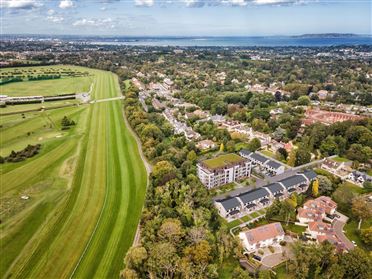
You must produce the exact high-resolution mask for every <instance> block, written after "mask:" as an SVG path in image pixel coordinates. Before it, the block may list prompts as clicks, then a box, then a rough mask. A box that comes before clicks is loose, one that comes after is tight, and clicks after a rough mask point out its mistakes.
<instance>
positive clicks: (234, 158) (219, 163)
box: [203, 153, 244, 169]
mask: <svg viewBox="0 0 372 279" xmlns="http://www.w3.org/2000/svg"><path fill="white" fill-rule="evenodd" d="M241 161H244V159H243V158H242V157H240V156H239V155H237V154H234V153H231V154H224V155H220V156H217V157H216V158H212V159H208V160H205V161H203V164H205V165H206V166H207V167H208V168H211V169H215V168H222V167H224V166H226V165H230V164H232V163H236V162H241Z"/></svg>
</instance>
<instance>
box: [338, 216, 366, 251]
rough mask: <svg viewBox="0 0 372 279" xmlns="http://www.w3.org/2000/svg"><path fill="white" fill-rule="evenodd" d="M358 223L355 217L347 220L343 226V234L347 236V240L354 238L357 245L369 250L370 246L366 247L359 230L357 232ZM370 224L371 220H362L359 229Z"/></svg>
mask: <svg viewBox="0 0 372 279" xmlns="http://www.w3.org/2000/svg"><path fill="white" fill-rule="evenodd" d="M358 224H359V221H358V220H355V219H351V220H349V222H347V224H346V225H345V227H344V231H345V235H346V236H347V238H348V239H349V240H354V241H355V243H356V244H357V245H358V246H359V247H361V248H364V249H366V250H371V249H372V247H368V246H367V245H366V244H365V243H363V242H362V240H361V239H360V236H359V232H358ZM371 226H372V220H365V221H363V222H362V226H361V229H367V228H369V227H371Z"/></svg>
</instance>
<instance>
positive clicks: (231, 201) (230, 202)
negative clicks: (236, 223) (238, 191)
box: [217, 198, 240, 211]
mask: <svg viewBox="0 0 372 279" xmlns="http://www.w3.org/2000/svg"><path fill="white" fill-rule="evenodd" d="M217 202H219V203H220V204H221V205H222V206H223V208H225V210H226V211H228V210H230V209H233V208H236V207H239V206H240V202H239V201H238V199H237V198H227V199H225V200H221V201H217Z"/></svg>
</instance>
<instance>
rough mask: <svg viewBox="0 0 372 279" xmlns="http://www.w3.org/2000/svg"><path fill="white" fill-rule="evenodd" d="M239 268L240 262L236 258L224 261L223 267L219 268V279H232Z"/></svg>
mask: <svg viewBox="0 0 372 279" xmlns="http://www.w3.org/2000/svg"><path fill="white" fill-rule="evenodd" d="M237 267H239V261H238V260H237V259H234V258H232V257H231V258H228V259H227V260H224V261H223V263H222V264H221V265H219V266H218V275H219V276H218V278H219V279H230V278H232V273H233V271H234V269H235V268H237Z"/></svg>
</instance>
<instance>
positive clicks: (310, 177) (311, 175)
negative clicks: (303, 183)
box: [303, 170, 317, 181]
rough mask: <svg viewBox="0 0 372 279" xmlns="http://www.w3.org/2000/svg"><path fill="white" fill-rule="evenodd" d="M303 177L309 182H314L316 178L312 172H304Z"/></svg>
mask: <svg viewBox="0 0 372 279" xmlns="http://www.w3.org/2000/svg"><path fill="white" fill-rule="evenodd" d="M303 175H305V176H306V178H307V179H309V181H311V180H314V179H315V178H316V176H317V175H316V173H315V172H314V171H312V170H306V171H304V173H303Z"/></svg>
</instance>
